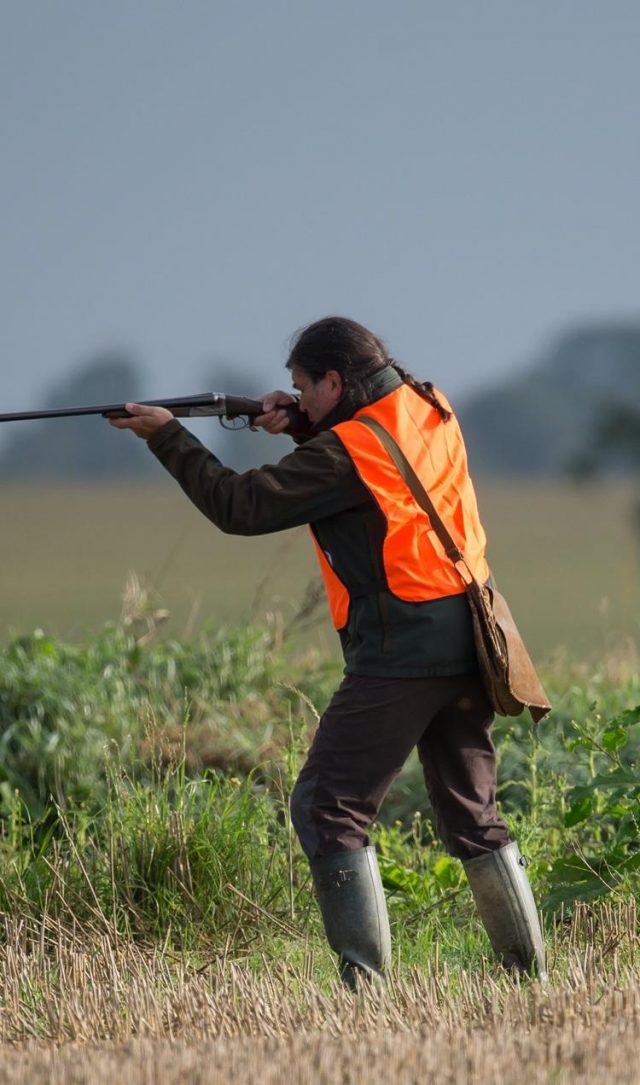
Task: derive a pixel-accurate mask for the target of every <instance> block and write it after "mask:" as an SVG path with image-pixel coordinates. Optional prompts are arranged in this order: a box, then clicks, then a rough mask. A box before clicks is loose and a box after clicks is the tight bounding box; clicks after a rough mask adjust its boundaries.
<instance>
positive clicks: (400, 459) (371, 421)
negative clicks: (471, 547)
mask: <svg viewBox="0 0 640 1085" xmlns="http://www.w3.org/2000/svg"><path fill="white" fill-rule="evenodd" d="M354 422H360V423H361V424H362V425H363V426H366V427H367V428H368V429H370V430H373V432H374V433H375V434H376V435H377V437H379V439H380V441H381V442H382V444H383V445H384V447H385V448H386V450H387V452H388V453H389V455H390V456H391V459H392V460H393V462H394V463H395V465H396V467H397V468H398V471H399V472H400V475H401V477H402V478H403V479H404V481H405V482H406V484H407V486H408V487H409V490H410V491H411V493H412V494H413V496H414V498H415V499H416V501H417V503H418V505H420V507H421V508H422V509H424V511H425V512H426V514H427V516H428V517H429V519H430V521H431V525H432V527H433V530H434V531H435V533H436V535H437V536H438V539H439V540H440V542H441V543H442V546H443V547H444V551H445V553H446V555H447V557H448V558H449V560H450V561H451V562H452V563H453V565H455V566H456V569H458V566H459V565H460V564H462V565H464V566H465V568H466V569H467V572H468V573H469V575H470V577H471V579H472V580H475V577H474V576H473V573H472V572H471V570H470V569H469V566H468V564H467V560H466V558H465V556H464V554H463V552H462V550H461V549H460V547H459V546H456V544H455V542H454V541H453V539H452V538H451V535H450V534H449V532H448V531H447V528H446V527H445V525H444V523H443V522H442V519H441V517H440V514H439V513H438V512H437V511H436V508H435V505H434V504H433V501H432V500H431V498H430V497H429V494H428V493H427V491H426V490H425V488H424V486H423V485H422V483H421V482H420V479H419V478H418V476H417V475H416V473H415V471H414V470H413V467H412V466H411V464H410V463H409V461H408V459H407V457H406V456H405V454H404V452H403V451H402V449H401V448H400V445H399V444H398V442H397V441H396V439H395V437H393V436H392V435H391V434H390V433H389V431H388V429H385V427H384V426H383V425H382V423H381V422H378V420H377V419H376V418H370V417H369V416H368V415H366V414H365V415H361V416H360V417H359V418H354ZM458 572H460V570H459V569H458ZM460 575H462V574H460ZM462 579H463V580H466V578H465V577H463V578H462Z"/></svg>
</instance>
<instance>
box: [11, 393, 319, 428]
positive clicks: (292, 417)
mask: <svg viewBox="0 0 640 1085" xmlns="http://www.w3.org/2000/svg"><path fill="white" fill-rule="evenodd" d="M140 404H141V406H144V407H164V408H165V409H166V410H168V411H171V413H172V414H173V415H174V416H175V417H176V418H206V417H213V418H219V419H220V423H221V425H223V426H224V420H225V419H228V420H229V421H233V420H234V419H239V418H246V420H247V421H246V423H245V425H250V424H251V422H252V420H253V419H254V418H257V417H258V416H259V415H261V414H264V408H263V405H262V403H261V402H260V400H257V399H246V398H245V397H244V396H228V395H224V394H223V393H218V392H203V393H202V394H201V395H197V396H178V397H176V398H174V399H143V400H140ZM286 409H287V414H288V415H289V425H288V427H287V433H289V434H291V435H292V436H297V435H300V434H306V433H308V432H309V424H308V421H307V420H306V419H305V416H304V415H303V414H302V412H301V411H300V410H299V409H298V407H297V406H296V405H295V404H292V405H290V406H289V407H287V408H286ZM90 414H99V415H102V417H103V418H131V414H130V413H129V411H127V409H126V405H125V404H124V403H101V404H98V405H95V406H92V407H56V408H53V409H51V410H46V411H17V412H15V413H13V414H0V422H30V421H33V420H36V419H43V418H74V417H78V416H80V415H90Z"/></svg>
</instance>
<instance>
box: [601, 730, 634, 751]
mask: <svg viewBox="0 0 640 1085" xmlns="http://www.w3.org/2000/svg"><path fill="white" fill-rule="evenodd" d="M628 741H629V735H628V734H627V731H626V730H625V728H624V727H611V728H609V729H608V730H606V731H604V732H603V735H602V745H603V746H604V748H605V750H609V752H612V751H614V750H620V749H622V747H623V746H626V744H627V742H628Z"/></svg>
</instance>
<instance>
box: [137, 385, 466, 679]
mask: <svg viewBox="0 0 640 1085" xmlns="http://www.w3.org/2000/svg"><path fill="white" fill-rule="evenodd" d="M372 383H373V386H374V393H373V395H371V396H370V397H369V402H374V401H375V400H377V399H380V398H382V397H383V396H385V395H387V394H388V393H389V392H392V391H393V390H394V389H395V388H397V387H398V385H399V384H400V383H401V378H400V377H399V375H398V374H397V373H396V372H395V370H393V369H392V368H390V367H388V368H386V369H384V370H383V371H382V372H381V373H380V374H377V375H376V377H375V378H374V380H373V382H372ZM359 406H362V404H361V403H353V402H349V401H345V400H343V401H341V403H339V404H338V406H337V407H336V408H335V409H334V410H333V411H332V412H331V413H330V414H329V415H327V416H326V417H325V418H324V419H323V420H322V422H321V423H320V425H319V426H317V427H314V428H313V429H312V431H311V435H310V437H309V439H307V440H304V441H303V442H302V443H300V444H299V445H298V447H297V448H296V449H295V450H294V451H293V452H290V453H289V455H287V456H285V457H284V458H283V459H282V460H280V461H279V463H277V464H274V465H267V466H265V467H260V468H256V469H254V470H250V471H245V472H244V473H243V474H238V473H237V472H235V471H233V470H232V469H231V468H229V467H224V466H223V464H221V463H220V461H219V460H218V459H217V458H216V457H215V456H214V455H213V453H212V452H210V451H209V450H208V449H206V448H205V447H204V446H203V445H202V444H201V443H200V441H199V440H198V439H197V438H196V437H194V435H193V434H192V433H191V432H190V431H189V430H186V429H185V428H184V427H183V426H182V425H181V424H180V423H179V422H178V421H177V420H175V419H174V420H172V421H170V422H167V424H166V425H165V426H163V427H162V428H161V429H160V430H158V431H157V432H156V433H155V434H154V435H153V437H151V438H150V440H149V442H148V444H149V447H150V449H151V451H152V452H153V453H154V454H155V456H157V458H158V459H159V460H160V462H161V463H162V464H163V466H164V467H165V468H166V469H167V470H168V471H169V472H170V474H172V475H173V477H174V478H175V479H176V481H177V482H178V483H179V484H180V486H181V487H182V489H183V490H184V492H185V493H186V494H187V496H188V497H189V498H190V500H191V501H192V502H193V503H194V505H196V507H197V508H199V509H200V511H201V512H202V513H204V515H205V516H206V517H208V519H209V520H211V521H212V522H213V523H214V524H216V526H217V527H219V528H220V530H221V531H224V532H226V533H228V534H231V535H266V534H269V533H271V532H274V531H284V530H286V529H287V528H292V527H298V526H300V525H301V524H310V525H311V528H312V530H313V532H314V534H315V536H316V538H317V540H318V542H319V543H320V546H321V547H322V549H323V550H324V551H325V552H326V553H328V554H330V555H331V561H332V564H333V569H334V571H335V573H336V574H337V575H338V577H339V578H340V579H341V580H342V581H343V583H344V584H345V585H346V586H347V588H348V589H349V592H350V595H351V605H350V608H349V620H348V623H347V626H346V628H345V629H343V630H341V631H340V634H339V635H340V639H341V642H342V650H343V654H344V659H345V664H346V666H345V671H346V673H348V674H359V675H371V676H378V677H385V678H391V677H406V678H418V677H429V676H443V675H454V674H469V673H472V672H474V671H475V670H477V661H476V654H475V648H474V642H473V632H472V627H471V617H470V613H469V607H468V604H467V599H466V595H464V594H461V595H452V596H448V597H445V598H442V599H434V600H430V601H429V602H425V603H408V602H404V601H403V600H402V599H398V598H397V597H396V596H394V595H392V593H391V592H390V591H389V590H388V588H386V586H385V582H384V566H383V561H382V546H383V543H384V537H385V530H386V521H385V517H384V515H383V513H382V511H381V509H380V508H379V506H378V504H377V503H376V501H375V500H374V499H373V497H372V495H371V493H370V492H369V490H368V489H367V487H366V486H365V484H364V483H363V482H362V480H361V479H360V477H359V476H358V474H357V473H356V470H355V467H354V465H353V463H352V461H351V458H350V457H349V455H348V453H347V451H346V449H345V448H344V446H343V444H342V443H341V441H340V439H339V438H338V436H337V435H336V434H335V433H334V432H333V431H332V429H331V427H332V426H335V425H337V424H338V422H342V421H344V420H346V419H347V418H349V417H351V415H352V414H353V412H354V411H355V410H356V409H357V408H358V407H359ZM372 583H380V590H379V591H378V592H376V593H374V594H368V593H367V594H362V595H360V594H358V593H359V590H367V588H369V589H370V585H371V584H372Z"/></svg>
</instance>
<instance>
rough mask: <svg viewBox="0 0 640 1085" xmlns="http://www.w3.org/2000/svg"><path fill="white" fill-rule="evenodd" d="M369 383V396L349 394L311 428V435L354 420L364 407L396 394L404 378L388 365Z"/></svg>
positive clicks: (375, 374)
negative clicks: (393, 393)
mask: <svg viewBox="0 0 640 1085" xmlns="http://www.w3.org/2000/svg"><path fill="white" fill-rule="evenodd" d="M369 383H370V387H371V391H370V393H369V395H368V396H356V395H353V394H349V393H347V394H346V395H344V396H343V397H342V399H341V400H340V402H339V403H336V405H335V407H334V408H333V409H332V410H330V411H329V413H328V414H325V416H324V418H321V419H320V421H319V422H316V424H315V425H314V426H312V427H311V433H312V434H313V435H314V436H315V435H316V433H324V431H325V430H328V429H333V427H334V426H337V425H339V423H340V422H348V421H349V419H350V418H353V416H354V414H355V413H356V411H359V410H360V409H361V408H362V407H366V406H368V404H369V403H375V402H376V401H377V400H378V399H382V398H383V396H388V395H389V392H395V390H396V388H399V387H400V385H401V384H402V377H401V376H400V374H399V373H396V371H395V369H393V368H392V366H390V365H386V366H385V367H384V369H381V370H380V371H379V372H378V373H374V374H373V376H372V377H370V378H369Z"/></svg>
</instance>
